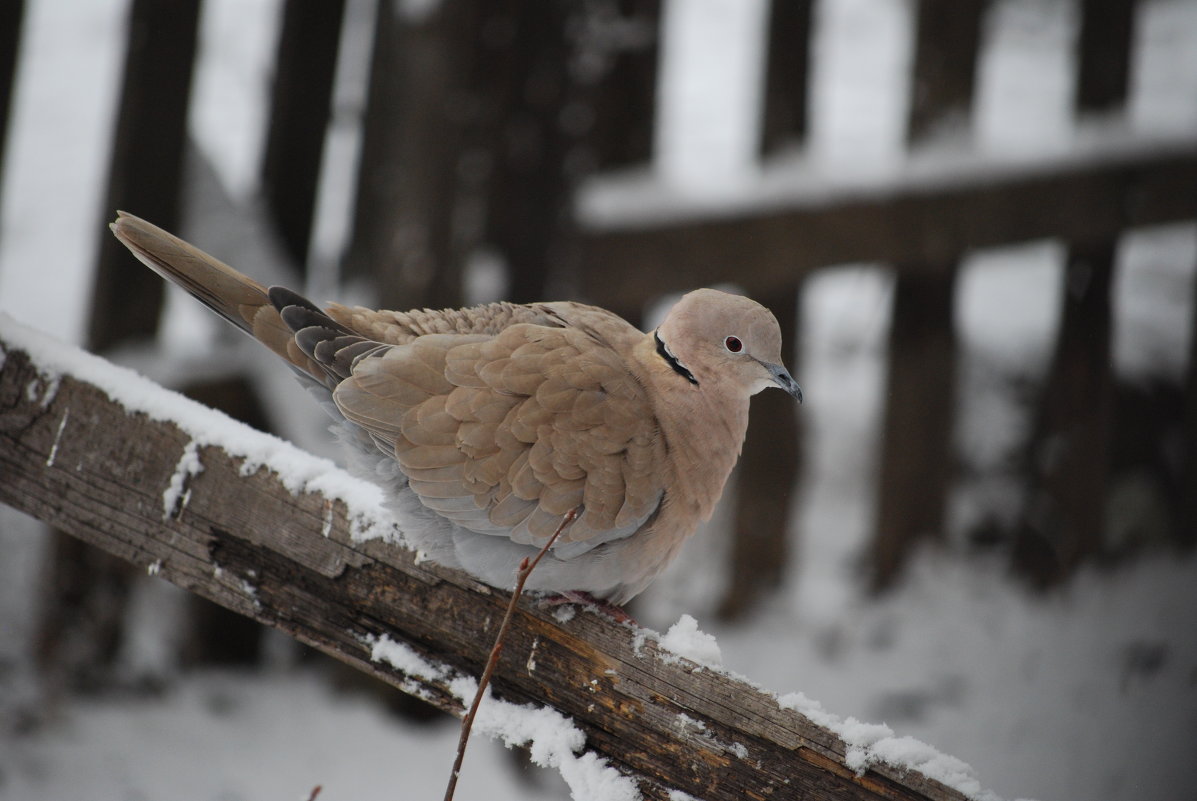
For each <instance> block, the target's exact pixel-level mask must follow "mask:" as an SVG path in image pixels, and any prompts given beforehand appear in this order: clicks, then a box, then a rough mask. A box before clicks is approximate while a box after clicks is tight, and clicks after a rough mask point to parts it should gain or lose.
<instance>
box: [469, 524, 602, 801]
mask: <svg viewBox="0 0 1197 801" xmlns="http://www.w3.org/2000/svg"><path fill="white" fill-rule="evenodd" d="M577 513H578V510H577V509H570V510H569V511H568V512H566V513H565V516H564V517H562V518H561V524H560V525H559V526H557V530H556V531H554V532H553V536H551V537H549V541H548V542H546V543H545V544H544V547H543V548H541V549H540V553H538V554H536V558H535V559H533V560H532V561H531V562H529V561H528V557H526V556H525V557H524V558H523V559H522V560H521V561H520V567H519V570H518V571H517V572H516V575H515V590H514V591H512V593H511V601H510V602H509V603H508V604H507V612H506V614H504V615H503V622H502V623H500V624H499V632H498V634H496V635H495V644H494V645H493V646H492V647H491V649H490V657H489V658H488V659H487V660H486V668H485V669H484V670H483V671H482V678H481V679H479V680H478V691H477V692H475V693H474V702H473V703H472V704H470V709H469V711H468V712H466V715H465V717H464V718H462V720H461V738H460V739H459V740H458V741H457V759H455V760H454V761H453V770H452V771H451V772H450V773H449V786H448V787H446V788H445V801H453V793H454V791H456V789H457V777H458V776H459V775H461V763H462V762H463V761H464V760H465V750H466V743H467V742H469V739H470V730H471V729H472V728H474V718H475V717H476V716H477V714H478V707H479V706H480V705H481V704H482V696H483V695H485V694H486V688H487V686H489V685H490V677H491V676H492V675H493V674H494V672H495V667H496V666H498V664H499V654H501V653H503V642H504V641H505V640H506V639H507V630H508V629H510V628H511V619H512V617H513V616H514V615H515V607H516V604H518V603H519V600H520V595H521V594H522V593H523V591H524V584H525V582H527V581H528V576H530V575H532V571H533V570H535V569H536V566H537V565H538V564H540V560H541V559H543V558H544V555H545V554H546V553H548V552H549V548H552V547H553V543H555V542H556V541H557V538H558V537H560V536H561V532H562V531H564V530H565V527H566V526H568V525H569V524H570V523H571V522H573V519H574V517H576V516H577Z"/></svg>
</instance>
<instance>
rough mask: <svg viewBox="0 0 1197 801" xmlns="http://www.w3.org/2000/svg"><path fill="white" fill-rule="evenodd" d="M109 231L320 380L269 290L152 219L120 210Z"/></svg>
mask: <svg viewBox="0 0 1197 801" xmlns="http://www.w3.org/2000/svg"><path fill="white" fill-rule="evenodd" d="M109 227H110V228H111V229H112V233H113V234H115V235H116V238H117V239H119V240H120V241H121V243H122V244H123V245H124V246H125V247H127V248H129V250H130V251H132V252H133V255H134V256H136V257H137V258H138V259H139V260H140V261H141V262H142V263H143V264H145V265H146V266H147V267H149V268H150V269H151V270H153V271H154V272H156V273H158V275H160V276H162V277H163V278H166V279H167V280H169V281H171V282H172V283H175V284H178V285H179V286H181V287H182V288H183V289H185V290H187V292H189V293H190V294H191V295H192V296H193V297H195V298H196V299H198V300H199V301H200V302H202V303H203V304H204V305H205V306H207V307H208V308H210V309H212V311H214V312H216V313H217V314H219V315H220V316H221V317H223V318H224V319H226V320H228V321H229V322H231V323H232V324H233V325H235V326H237V327H238V328H240V329H241V330H242V331H244V332H246V333H247V334H249V335H250V336H252V337H254V338H255V339H257V340H258V341H260V342H261V343H262V344H264V345H265V346H266V347H268V348H270V349H271V350H272V351H274V352H275V353H276V354H278V355H279V356H281V357H282V358H284V359H286V360H287V361H288V362H290V363H291V364H292V365H293V366H294V367H296V368H298V369H299V370H301V371H303V372H305V373H307V374H308V375H310V376H312V377H313V378H316V379H317V380H318V381H321V382H323V381H324V379H325V371H324V370H323V369H322V368H321V367H320V365H318V364H317V363H316V362H314V361H313V360H312V359H311V358H310V357H309V356H308V354H306V353H304V351H303V350H302V349H301V348H300V347H299V345H297V344H296V342H295V336H294V331H293V330H292V329H291V327H290V326H288V325H287V324H286V323H285V322H283V318H282V315H281V314H280V312H279V309H277V308H276V307H275V304H274V303H273V302H271V298H270V290H268V289H267V288H266V287H265V286H263V285H262V284H260V283H258V282H257V281H255V280H253V279H252V278H250V277H248V276H246V275H242V274H241V273H239V272H237V271H236V270H234V269H233V268H232V267H230V266H228V265H227V264H224V263H223V262H221V261H219V260H218V259H215V258H213V257H211V256H209V255H208V254H207V253H204V252H203V251H202V250H200V249H199V248H197V247H194V246H193V245H190V244H188V243H187V242H184V241H183V240H182V239H179V238H178V237H177V236H174V235H173V234H170V233H168V232H166V231H164V230H162V229H161V228H159V227H158V226H156V225H153V224H151V223H148V222H146V221H145V220H143V219H141V218H140V217H135V216H133V215H132V214H128V213H126V212H123V211H118V212H117V216H116V221H115V222H113V223H112V224H111V225H110V226H109Z"/></svg>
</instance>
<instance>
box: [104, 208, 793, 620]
mask: <svg viewBox="0 0 1197 801" xmlns="http://www.w3.org/2000/svg"><path fill="white" fill-rule="evenodd" d="M111 228H112V230H113V233H115V234H116V237H117V238H118V239H119V240H120V241H121V242H122V243H124V244H125V245H126V246H127V247H128V248H129V249H130V250H131V251H132V252H133V254H134V255H135V256H136V257H137V258H138V259H140V260H141V261H142V262H144V263H145V264H146V265H147V266H149V267H150V268H151V269H152V270H154V271H155V272H157V273H158V274H159V275H161V276H163V277H164V278H167V279H169V280H171V281H173V282H174V283H176V284H178V285H179V286H181V287H183V288H184V289H186V290H187V291H188V292H189V293H191V294H192V295H193V296H195V297H196V298H198V299H199V300H201V301H202V302H203V303H204V304H206V305H207V306H208V307H210V308H211V309H212V310H214V311H215V312H216V313H217V314H219V315H221V316H222V317H224V318H225V319H226V320H228V321H229V322H231V323H233V324H234V325H236V326H238V327H239V328H241V329H242V330H244V331H245V332H247V333H249V334H250V335H252V336H253V337H255V338H257V339H258V340H259V341H261V342H262V343H263V344H265V345H266V346H267V347H268V348H270V349H271V350H272V351H274V352H275V353H276V354H278V355H279V356H281V357H282V358H284V359H286V360H287V362H288V363H290V365H291V366H292V367H293V368H294V369H295V371H296V372H297V373H298V374H299V375H300V376H301V377H302V378H303V379H304V380H305V382H306V383H307V384H309V385H310V386H312V387H314V388H316V389H317V391H318V393H320V394H322V395H323V398H324V400H331V404H327V405H328V406H329V408H330V409H331V410H333V412H334V416H337V417H338V418H339V420H340V424H339V426H338V427H337V430H338V433H340V435H341V436H342V438H343V439H345V440H347V441H348V442H349V443H350V444H351V445H352V446H353V447H352V448H351V451H352V452H353V462H354V465H353V466H356V468H357V470H358V471H359V472H362V473H364V474H365V475H366V477H367V478H370V479H372V480H373V481H376V482H379V483H381V484H382V485H383V488H384V490H385V492H386V495H387V498H388V505H389V506H390V507H391V508H392V510H393V511H394V512H395V513H396V514H397V516H398V518H399V521H400V523H401V525H402V528H403V531H404V534H405V536H406V537H407V538H408V539H409V540H410V541H411V542H412V544H413V545H415V546H416V547H418V548H419V549H421V550H422V551H424V553H425V554H426V555H427V556H428V557H429V558H431V559H432V560H433V561H435V562H438V563H440V564H442V565H446V566H450V567H456V568H461V569H464V570H465V571H467V572H468V573H470V574H472V575H473V576H475V577H476V578H478V579H481V580H482V581H484V582H486V583H488V584H490V585H492V586H495V587H501V588H510V587H512V586H513V584H514V580H515V572H516V569H517V567H518V565H519V563H520V561H521V560H522V559H523V558H524V557H526V556H535V554H536V553H537V552H538V551H539V550H540V548H541V547H542V546H543V545H544V543H546V542H547V541H548V539H549V538H550V537H551V536H552V535H553V534H554V532H556V530H557V528H558V527H559V526H560V524H561V522H562V520H563V519H564V516H565V515H566V514H567V513H568V512H570V511H571V510H574V511H575V518H574V519H573V521H572V522H570V523H569V524H568V525H567V526H566V527H565V528H564V529H563V531H562V533H561V535H560V536H559V538H558V540H557V542H556V544H555V545H554V547H553V548H552V550H551V551H550V552H549V553H548V554H546V556H545V558H544V559H543V560H542V561H541V562H540V564H539V565H538V566H537V568H536V570H535V571H533V572H532V574H531V575H530V576H529V578H528V582H527V584H526V588H527V589H531V590H544V591H550V592H553V593H557V594H560V595H563V596H564V597H566V598H574V599H579V598H590V599H595V600H598V601H600V602H605V603H607V604H615V605H619V604H623V603H626V602H627V601H628V600H629V599H631V598H632V597H633V596H634V595H636V594H637V593H639V592H640V591H641V590H643V589H644V588H645V587H646V586H647V585H648V584H649V583H650V582H651V581H652V580H653V578H655V577H656V575H657V574H658V573H660V571H661V570H662V569H663V568H664V567H665V566H666V565H667V564H668V563H669V562H670V560H671V559H672V558H673V557H674V555H675V554H676V553H677V552H678V549H679V547H680V546H681V544H682V542H684V541H685V540H686V538H687V537H689V536H690V534H692V533H693V532H694V530H695V528H696V527H697V526H698V524H699V522H700V521H703V520H706V519H708V518H709V517H710V515H711V513H712V511H713V510H714V507H715V503H716V501H717V500H718V499H719V495H720V494H721V493H722V491H723V486H724V484H725V482H726V481H727V477H728V475H729V474H730V473H731V470H732V467H733V466H734V465H735V462H736V459H737V458H738V457H739V454H740V447H741V445H742V443H743V441H744V433H745V430H746V429H747V426H748V401H749V397H750V396H752V395H753V394H755V393H757V392H759V391H761V390H762V389H765V388H766V387H771V386H777V387H780V388H782V389H783V390H785V391H786V392H788V393H789V394H790V395H792V396H793V397H794V398H795V399H797V400H799V401H801V400H802V391H801V389H799V387H798V384H797V383H795V381H794V379H793V378H792V377H791V376H790V374H789V372H787V371H786V369H785V367H784V366H783V365H782V363H781V331H780V329H779V327H778V325H777V320H776V319H775V318H774V316H773V314H772V313H770V312H769V310H768V309H766V308H765V307H764V306H761V305H760V304H758V303H756V302H755V301H752V300H749V299H748V298H744V297H740V296H737V295H731V294H727V293H725V292H719V291H716V290H713V289H698V290H695V291H693V292H690V293H689V294H687V295H685V296H683V297H682V298H681V300H679V301H678V302H677V304H676V305H674V306H673V308H672V309H670V311H669V313H668V314H667V315H666V317H665V320H664V322H662V323H661V325H660V327H658V328H657V329H656V330H655V331H652V332H650V333H647V334H645V333H641V332H640V331H638V330H637V329H636V328H634V327H633V326H632V325H630V324H629V323H627V322H625V321H624V320H623V319H621V318H620V317H618V316H617V315H615V314H613V313H611V312H609V311H605V310H603V309H600V308H597V307H594V306H586V305H583V304H581V303H573V302H554V303H531V304H527V305H516V304H512V303H491V304H486V305H482V306H475V307H472V308H465V309H449V310H443V311H432V310H428V309H423V310H413V311H407V312H397V311H374V310H371V309H366V308H361V307H347V306H342V305H338V304H332V305H330V306H328V308H326V309H321V308H319V307H317V306H315V305H314V304H313V303H311V302H310V301H308V300H306V299H304V298H303V297H301V296H300V295H297V294H296V293H294V292H292V291H290V290H288V289H284V288H282V287H270V288H267V287H265V286H263V285H262V284H260V283H258V282H256V281H254V280H253V279H251V278H248V277H246V276H244V275H242V274H241V273H238V272H237V271H235V270H233V269H232V268H230V267H228V266H227V265H225V264H223V263H221V262H219V261H217V260H216V259H214V258H212V257H211V256H208V255H207V254H206V253H203V252H202V251H200V250H198V249H197V248H195V247H193V246H191V245H189V244H188V243H186V242H184V241H183V240H181V239H178V238H177V237H175V236H173V235H171V234H169V233H167V232H166V231H163V230H162V229H160V228H158V227H156V226H154V225H151V224H150V223H148V222H145V221H144V220H141V219H138V218H137V217H134V216H132V215H129V214H126V213H124V212H118V215H117V219H116V222H114V223H113V224H112V226H111Z"/></svg>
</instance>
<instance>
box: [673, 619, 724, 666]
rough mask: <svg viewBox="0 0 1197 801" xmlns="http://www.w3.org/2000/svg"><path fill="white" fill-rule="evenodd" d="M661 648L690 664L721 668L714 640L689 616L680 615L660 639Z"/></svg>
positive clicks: (720, 659)
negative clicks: (688, 661) (687, 660)
mask: <svg viewBox="0 0 1197 801" xmlns="http://www.w3.org/2000/svg"><path fill="white" fill-rule="evenodd" d="M659 643H660V645H661V647H662V648H664V649H665V650H666V651H669V652H670V653H672V654H676V655H677V656H681V657H685V658H686V659H689V660H690V661H691V662H695V663H697V664H699V665H703V666H704V667H709V668H716V669H718V668H721V667H722V666H723V654H722V653H721V652H720V650H719V643H717V642H715V638H714V637H712V636H711V635H710V634H707V633H706V632H705V631H701V630H700V629H699V628H698V621H697V620H695V619H694V618H693V617H691V616H690V615H682V616H681V617H680V618H678V621H677V622H676V623H674V624H673V625H672V626H670V627H669V631H667V632H665V635H664V636H663V637H661V638H660V640H659Z"/></svg>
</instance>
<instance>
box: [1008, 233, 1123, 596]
mask: <svg viewBox="0 0 1197 801" xmlns="http://www.w3.org/2000/svg"><path fill="white" fill-rule="evenodd" d="M1113 262H1114V249H1113V247H1112V246H1110V245H1105V244H1102V245H1097V246H1095V247H1092V248H1084V249H1082V248H1078V247H1077V246H1073V247H1072V249H1071V252H1070V253H1069V260H1068V264H1067V265H1066V266H1065V270H1064V309H1063V314H1062V315H1061V320H1060V333H1059V337H1058V339H1057V341H1056V351H1055V355H1054V356H1053V358H1052V367H1051V373H1050V375H1049V376H1048V379H1047V385H1046V386H1045V387H1044V388H1043V396H1042V398H1041V400H1040V402H1039V409H1038V419H1037V421H1036V425H1035V431H1034V434H1033V437H1034V439H1033V442H1032V445H1031V460H1030V465H1029V468H1030V476H1031V481H1032V482H1033V485H1032V487H1031V491H1030V493H1029V497H1028V501H1027V509H1026V511H1025V513H1024V515H1023V521H1022V525H1021V527H1020V528H1019V531H1018V532H1017V537H1016V539H1015V547H1014V565H1015V568H1016V569H1017V570H1018V571H1019V572H1020V573H1021V574H1022V575H1024V576H1026V577H1027V578H1029V579H1030V580H1031V581H1032V582H1034V583H1035V584H1037V585H1039V586H1047V585H1050V584H1053V583H1057V582H1059V581H1061V580H1063V579H1065V578H1067V577H1068V576H1069V575H1070V574H1071V573H1072V571H1073V570H1074V569H1075V568H1076V567H1077V565H1079V564H1080V562H1081V561H1082V560H1083V559H1084V558H1085V557H1086V556H1088V555H1090V554H1092V553H1094V552H1095V550H1096V549H1097V548H1098V546H1099V545H1100V537H1101V531H1102V529H1103V528H1104V526H1103V520H1104V517H1105V484H1106V478H1107V473H1108V470H1109V457H1110V423H1111V417H1112V412H1113V402H1114V395H1113V382H1112V380H1111V375H1110V328H1111V323H1110V288H1111V283H1112V276H1113V269H1112V267H1113Z"/></svg>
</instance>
